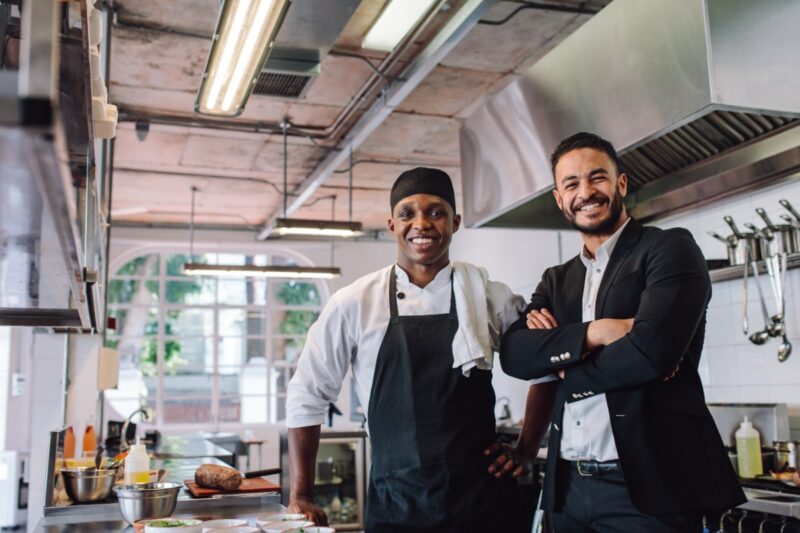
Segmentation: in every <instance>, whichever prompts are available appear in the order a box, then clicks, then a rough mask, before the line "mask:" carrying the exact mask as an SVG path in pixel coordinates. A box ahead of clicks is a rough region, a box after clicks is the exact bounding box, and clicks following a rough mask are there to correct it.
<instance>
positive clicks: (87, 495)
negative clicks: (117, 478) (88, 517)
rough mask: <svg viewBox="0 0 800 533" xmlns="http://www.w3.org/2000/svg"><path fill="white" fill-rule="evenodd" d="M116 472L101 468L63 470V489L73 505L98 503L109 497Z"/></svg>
mask: <svg viewBox="0 0 800 533" xmlns="http://www.w3.org/2000/svg"><path fill="white" fill-rule="evenodd" d="M115 474H116V470H108V469H104V468H101V469H99V470H95V469H94V468H63V469H61V476H62V477H63V478H64V488H65V489H67V496H69V499H70V500H72V501H73V502H75V503H90V502H100V501H103V500H105V499H107V498H108V497H109V496H110V495H111V488H112V487H113V486H114V475H115Z"/></svg>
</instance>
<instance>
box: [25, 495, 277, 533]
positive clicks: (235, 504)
mask: <svg viewBox="0 0 800 533" xmlns="http://www.w3.org/2000/svg"><path fill="white" fill-rule="evenodd" d="M84 507H86V510H85V511H84V512H83V513H82V514H79V515H76V514H61V515H51V516H45V517H44V518H43V519H42V520H41V521H40V522H39V523H38V524H36V526H35V528H34V529H33V531H34V532H35V533H66V532H70V533H72V532H80V533H86V532H93V531H97V532H103V533H107V532H109V531H125V532H130V533H133V532H134V528H133V526H129V525H128V524H127V523H126V522H125V521H124V520H123V519H122V517H121V515H120V511H119V506H118V505H117V504H116V503H108V504H103V503H100V504H94V505H86V506H84ZM284 509H285V508H283V507H281V504H280V496H278V495H277V494H269V495H266V496H263V495H262V496H261V497H260V498H250V499H248V500H243V499H241V498H224V499H211V500H209V499H191V500H179V501H178V505H177V507H176V508H175V511H174V513H173V514H172V517H173V518H195V517H197V518H200V519H204V520H211V519H216V518H242V519H247V520H248V521H249V522H250V523H251V524H253V525H255V517H256V516H258V515H260V514H263V513H269V512H282V511H283V510H284Z"/></svg>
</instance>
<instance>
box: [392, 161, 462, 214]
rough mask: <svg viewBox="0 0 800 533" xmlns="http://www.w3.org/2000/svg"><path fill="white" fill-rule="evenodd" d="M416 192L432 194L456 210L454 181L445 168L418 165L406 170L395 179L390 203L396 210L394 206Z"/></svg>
mask: <svg viewBox="0 0 800 533" xmlns="http://www.w3.org/2000/svg"><path fill="white" fill-rule="evenodd" d="M414 194H432V195H434V196H438V197H440V198H442V199H443V200H445V201H446V202H447V203H448V204H450V207H452V208H453V213H455V212H456V193H455V191H453V182H452V180H451V179H450V176H449V175H448V174H447V172H445V171H444V170H439V169H438V168H426V167H417V168H412V169H411V170H406V171H405V172H403V173H402V174H400V176H399V177H398V178H397V179H396V180H395V182H394V185H392V193H391V195H390V197H389V204H390V206H391V208H392V211H394V206H396V205H397V203H398V202H399V201H400V200H402V199H403V198H407V197H409V196H412V195H414Z"/></svg>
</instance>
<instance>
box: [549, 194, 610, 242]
mask: <svg viewBox="0 0 800 533" xmlns="http://www.w3.org/2000/svg"><path fill="white" fill-rule="evenodd" d="M598 197H599V198H602V200H603V202H605V199H606V197H605V196H597V195H596V196H593V197H592V198H590V199H589V200H587V201H586V202H584V203H591V201H592V199H597V198H598ZM623 205H624V202H623V198H622V195H621V194H620V193H619V189H617V190H615V191H614V196H613V197H612V198H611V201H610V202H609V206H608V217H607V218H606V219H605V220H601V221H600V222H597V223H596V224H595V225H593V226H586V225H582V224H579V223H578V222H576V219H577V216H576V215H575V213H574V212H572V211H570V210H567V209H562V210H561V212H562V213H563V214H564V218H566V219H567V222H569V223H570V225H571V226H572V227H573V228H575V229H576V230H578V231H580V232H581V233H583V234H585V235H611V234H612V233H613V232H614V228H615V227H616V225H617V222H618V221H619V217H620V216H621V215H622V207H623Z"/></svg>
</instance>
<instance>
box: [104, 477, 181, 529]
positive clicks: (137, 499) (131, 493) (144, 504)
mask: <svg viewBox="0 0 800 533" xmlns="http://www.w3.org/2000/svg"><path fill="white" fill-rule="evenodd" d="M182 486H183V485H181V484H179V483H146V484H142V485H119V486H116V487H114V493H115V494H116V495H117V500H118V501H119V509H120V512H121V513H122V518H124V519H125V521H126V522H128V523H129V524H133V523H134V522H136V521H137V520H142V519H145V518H165V517H167V516H170V515H171V514H172V512H173V511H174V510H175V505H176V504H177V503H178V493H179V492H180V490H181V487H182Z"/></svg>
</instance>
